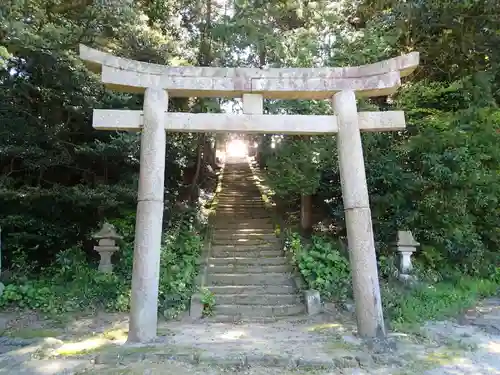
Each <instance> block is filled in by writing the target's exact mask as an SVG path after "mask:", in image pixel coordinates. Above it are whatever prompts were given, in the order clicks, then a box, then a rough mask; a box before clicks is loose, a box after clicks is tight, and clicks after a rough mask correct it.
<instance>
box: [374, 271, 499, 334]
mask: <svg viewBox="0 0 500 375" xmlns="http://www.w3.org/2000/svg"><path fill="white" fill-rule="evenodd" d="M498 288H499V284H498V282H495V281H494V280H488V279H479V278H472V277H462V278H460V279H457V280H455V281H443V282H439V283H436V284H434V285H429V284H422V285H419V286H417V287H414V288H411V289H405V288H404V287H402V286H401V285H398V284H384V285H383V286H382V303H383V307H384V311H385V312H386V314H387V315H388V317H389V318H390V319H391V321H392V324H393V328H394V329H400V330H402V329H405V328H408V326H412V325H415V324H419V323H423V322H425V321H427V320H439V319H444V318H447V317H450V316H454V315H456V314H457V312H459V311H461V310H463V309H465V308H468V307H470V306H473V305H474V304H475V303H476V301H477V300H478V299H480V298H484V297H489V296H491V295H494V294H495V293H497V292H498Z"/></svg>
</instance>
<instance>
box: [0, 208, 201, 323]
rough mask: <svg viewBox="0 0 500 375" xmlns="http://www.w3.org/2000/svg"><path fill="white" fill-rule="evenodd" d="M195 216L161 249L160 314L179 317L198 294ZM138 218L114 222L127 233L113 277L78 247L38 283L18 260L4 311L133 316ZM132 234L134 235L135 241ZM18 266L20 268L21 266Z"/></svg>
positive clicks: (179, 224) (181, 221)
mask: <svg viewBox="0 0 500 375" xmlns="http://www.w3.org/2000/svg"><path fill="white" fill-rule="evenodd" d="M193 218H194V215H193V213H189V214H187V215H184V216H182V217H180V218H178V219H176V220H175V223H176V225H175V226H173V227H172V228H171V229H170V230H168V231H167V232H166V234H165V237H164V243H163V245H162V248H161V262H160V288H159V301H158V304H159V306H158V308H159V312H160V313H161V314H163V315H164V316H165V317H166V318H172V317H175V316H176V315H177V314H178V313H179V312H180V311H181V310H183V309H184V308H185V304H186V302H187V301H188V300H189V297H190V296H191V294H192V293H193V288H194V285H193V282H194V279H195V276H196V271H197V270H196V264H197V259H198V256H199V252H200V249H201V245H202V238H201V235H200V233H199V230H198V229H197V228H196V226H195V223H194V221H193ZM134 221H135V216H134V215H128V216H125V217H124V218H123V219H121V220H115V222H114V224H115V225H116V226H117V229H118V230H119V231H123V233H124V241H123V243H122V244H121V249H120V252H119V254H118V260H117V264H116V266H115V268H114V272H113V274H106V273H101V272H99V271H98V270H97V267H96V264H89V263H88V261H87V257H86V255H85V253H84V252H83V250H82V248H81V247H79V246H76V247H73V248H70V249H68V250H65V251H61V252H59V253H58V254H57V256H56V263H55V264H53V265H52V266H50V267H48V268H45V269H44V270H43V271H42V273H41V274H40V275H39V277H38V278H37V279H31V278H28V277H27V276H26V270H25V269H23V268H22V264H20V262H21V261H22V259H19V260H18V261H17V262H16V263H15V265H16V267H14V268H13V276H12V278H11V280H10V284H8V285H7V286H6V288H5V291H4V293H3V295H2V296H1V297H0V306H2V307H17V308H20V309H36V310H39V311H41V312H43V313H47V314H60V313H64V312H73V311H86V310H88V309H106V310H108V311H123V312H124V311H128V309H129V303H130V285H131V279H132V263H133V243H132V242H131V241H130V239H131V238H133V223H134ZM131 233H132V235H131ZM18 262H19V263H18Z"/></svg>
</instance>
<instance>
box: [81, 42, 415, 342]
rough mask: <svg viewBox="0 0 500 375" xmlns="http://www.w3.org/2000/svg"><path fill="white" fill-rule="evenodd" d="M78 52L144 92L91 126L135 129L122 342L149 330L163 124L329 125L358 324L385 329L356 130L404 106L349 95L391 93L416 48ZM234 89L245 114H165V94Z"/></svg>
mask: <svg viewBox="0 0 500 375" xmlns="http://www.w3.org/2000/svg"><path fill="white" fill-rule="evenodd" d="M80 57H81V58H82V59H83V60H85V61H86V63H87V64H88V66H89V68H90V69H91V70H93V71H95V72H98V73H100V74H101V80H102V82H103V83H104V84H105V85H106V86H107V87H109V88H111V89H115V90H121V91H126V92H144V93H145V95H144V108H143V111H126V110H124V111H120V110H99V109H96V110H94V120H93V124H94V127H95V128H97V129H103V130H113V129H114V130H129V131H130V130H131V131H138V130H141V131H142V133H141V158H140V176H139V192H138V203H137V219H136V231H135V244H134V266H133V275H132V298H131V310H130V327H129V337H128V339H129V341H131V342H147V341H151V340H153V339H154V338H155V337H156V326H157V307H158V301H157V300H158V278H159V267H160V263H159V262H160V244H161V236H162V219H163V194H164V171H165V142H166V141H165V130H167V131H186V132H196V131H198V132H239V133H259V132H262V133H288V134H318V133H322V134H328V133H337V144H338V152H339V168H340V177H341V185H342V195H343V201H344V210H345V217H346V227H347V236H348V246H349V258H350V263H351V269H352V279H353V280H352V283H353V291H354V298H355V303H356V317H357V323H358V332H359V334H360V335H361V336H364V337H375V336H383V335H385V327H384V320H383V313H382V303H381V297H380V287H379V280H378V270H377V260H376V254H375V245H374V238H373V227H372V219H371V212H370V206H369V199H368V188H367V184H366V174H365V167H364V160H363V148H362V145H361V134H360V132H361V131H394V130H401V129H404V127H405V119H404V113H403V112H400V111H391V112H359V113H358V112H357V106H356V96H358V97H370V96H383V95H389V94H392V93H394V92H395V91H396V90H397V89H398V88H399V86H400V85H401V77H404V76H407V75H409V74H410V73H411V72H413V70H414V69H415V68H416V67H417V66H418V63H419V55H418V53H417V52H413V53H410V54H408V55H404V56H399V57H396V58H393V59H389V60H385V61H382V62H378V63H375V64H369V65H363V66H357V67H346V68H297V69H295V68H286V69H267V70H263V69H254V68H212V67H167V66H163V65H157V64H150V63H143V62H139V61H134V60H129V59H125V58H121V57H116V56H113V55H111V54H107V53H104V52H101V51H97V50H94V49H91V48H88V47H86V46H83V45H81V46H80ZM169 95H170V96H181V97H190V96H198V97H241V98H242V99H243V113H244V114H243V115H232V114H205V113H204V114H192V113H169V112H168V96H169ZM264 98H272V99H330V100H331V101H332V106H333V109H334V112H335V115H334V116H297V115H293V116H290V115H264V114H263V100H264Z"/></svg>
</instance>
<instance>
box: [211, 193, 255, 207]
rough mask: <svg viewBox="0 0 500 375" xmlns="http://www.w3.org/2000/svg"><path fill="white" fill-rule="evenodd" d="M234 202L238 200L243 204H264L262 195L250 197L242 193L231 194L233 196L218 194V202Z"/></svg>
mask: <svg viewBox="0 0 500 375" xmlns="http://www.w3.org/2000/svg"><path fill="white" fill-rule="evenodd" d="M234 202H238V203H241V204H245V203H246V204H259V205H262V203H263V202H264V201H263V200H262V197H260V196H258V197H249V196H243V195H242V194H239V195H236V194H235V195H231V196H224V195H220V194H218V195H217V203H218V204H220V203H226V204H233V203H234Z"/></svg>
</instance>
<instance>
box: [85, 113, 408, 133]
mask: <svg viewBox="0 0 500 375" xmlns="http://www.w3.org/2000/svg"><path fill="white" fill-rule="evenodd" d="M358 121H359V129H360V131H362V132H376V131H398V130H402V129H404V128H405V117H404V112H402V111H385V112H359V113H358ZM163 125H164V127H165V129H166V130H167V131H175V132H207V131H209V132H238V133H280V134H281V133H285V134H334V133H337V132H338V126H337V120H336V116H314V115H263V114H231V113H175V112H169V113H166V114H165V121H164V123H163ZM93 126H94V128H96V129H100V130H127V131H138V130H139V129H141V128H142V127H143V126H144V117H143V111H139V110H137V111H132V110H116V109H94V116H93Z"/></svg>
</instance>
